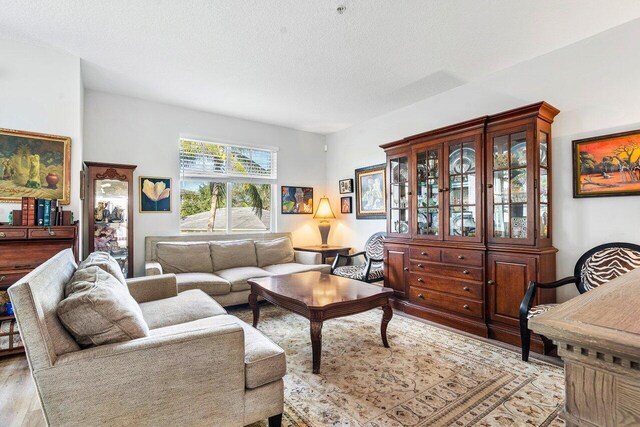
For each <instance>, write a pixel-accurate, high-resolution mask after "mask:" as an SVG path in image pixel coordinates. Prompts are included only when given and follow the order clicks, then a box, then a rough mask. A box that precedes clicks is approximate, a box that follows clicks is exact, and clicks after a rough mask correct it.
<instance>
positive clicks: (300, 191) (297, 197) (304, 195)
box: [280, 185, 313, 214]
mask: <svg viewBox="0 0 640 427" xmlns="http://www.w3.org/2000/svg"><path fill="white" fill-rule="evenodd" d="M280 194H281V204H280V206H281V212H282V213H283V214H312V213H313V188H312V187H290V186H285V185H283V186H282V187H281V192H280Z"/></svg>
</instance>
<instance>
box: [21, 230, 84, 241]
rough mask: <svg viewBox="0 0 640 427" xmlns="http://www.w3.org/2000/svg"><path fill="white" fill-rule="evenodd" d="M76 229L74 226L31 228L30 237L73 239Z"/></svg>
mask: <svg viewBox="0 0 640 427" xmlns="http://www.w3.org/2000/svg"><path fill="white" fill-rule="evenodd" d="M74 236H75V229H73V228H52V229H51V231H49V229H48V228H33V229H30V230H29V238H30V239H73V237H74Z"/></svg>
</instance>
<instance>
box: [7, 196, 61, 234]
mask: <svg viewBox="0 0 640 427" xmlns="http://www.w3.org/2000/svg"><path fill="white" fill-rule="evenodd" d="M15 212H18V213H19V214H18V215H16V214H14V220H13V225H22V226H27V227H28V226H40V227H49V226H59V225H71V211H65V210H63V208H62V206H59V205H58V200H56V199H53V200H50V199H36V198H35V197H23V198H22V203H21V209H20V210H17V211H15Z"/></svg>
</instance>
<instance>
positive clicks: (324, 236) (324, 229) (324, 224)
mask: <svg viewBox="0 0 640 427" xmlns="http://www.w3.org/2000/svg"><path fill="white" fill-rule="evenodd" d="M330 229H331V224H329V221H320V224H318V230H320V239H321V240H322V245H321V246H329V245H328V244H327V240H328V239H329V230H330Z"/></svg>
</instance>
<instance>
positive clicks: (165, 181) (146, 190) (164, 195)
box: [138, 176, 171, 213]
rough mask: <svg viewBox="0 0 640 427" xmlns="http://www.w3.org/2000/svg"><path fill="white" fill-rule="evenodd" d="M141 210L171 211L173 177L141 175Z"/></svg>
mask: <svg viewBox="0 0 640 427" xmlns="http://www.w3.org/2000/svg"><path fill="white" fill-rule="evenodd" d="M138 184H139V186H140V212H142V213H148V212H171V178H161V177H157V176H141V177H140V178H139V181H138Z"/></svg>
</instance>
